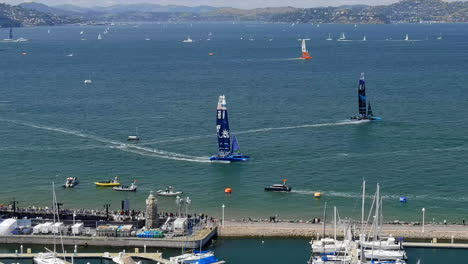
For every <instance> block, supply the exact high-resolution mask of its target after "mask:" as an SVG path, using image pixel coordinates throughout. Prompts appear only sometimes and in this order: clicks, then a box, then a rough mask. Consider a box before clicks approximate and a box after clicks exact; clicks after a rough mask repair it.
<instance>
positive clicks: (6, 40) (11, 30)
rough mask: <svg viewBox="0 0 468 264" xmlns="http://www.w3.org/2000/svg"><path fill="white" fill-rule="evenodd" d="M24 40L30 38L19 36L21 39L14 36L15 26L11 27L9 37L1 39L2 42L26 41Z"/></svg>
mask: <svg viewBox="0 0 468 264" xmlns="http://www.w3.org/2000/svg"><path fill="white" fill-rule="evenodd" d="M24 41H28V40H27V39H25V38H19V39H14V38H13V28H10V31H9V33H8V38H7V39H3V40H0V42H24Z"/></svg>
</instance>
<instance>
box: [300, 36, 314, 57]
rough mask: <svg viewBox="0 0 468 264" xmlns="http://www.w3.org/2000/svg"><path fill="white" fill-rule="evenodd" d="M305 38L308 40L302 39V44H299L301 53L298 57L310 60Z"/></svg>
mask: <svg viewBox="0 0 468 264" xmlns="http://www.w3.org/2000/svg"><path fill="white" fill-rule="evenodd" d="M306 40H310V39H302V45H301V48H302V55H301V57H300V59H303V60H310V59H312V57H311V56H310V54H309V51H308V50H307V47H306Z"/></svg>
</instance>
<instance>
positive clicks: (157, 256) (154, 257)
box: [0, 252, 171, 264]
mask: <svg viewBox="0 0 468 264" xmlns="http://www.w3.org/2000/svg"><path fill="white" fill-rule="evenodd" d="M38 255H39V253H31V254H29V253H25V254H15V253H2V254H0V259H14V258H17V259H29V258H34V257H36V256H38ZM118 255H119V253H109V252H104V253H65V254H64V253H57V257H60V258H63V257H65V258H67V259H71V258H72V257H73V258H105V259H112V258H114V257H118ZM125 255H126V256H129V257H132V258H134V257H136V258H140V259H146V260H151V261H154V262H159V263H162V264H170V263H171V262H170V261H168V260H166V259H163V257H162V253H125Z"/></svg>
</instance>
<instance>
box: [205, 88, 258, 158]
mask: <svg viewBox="0 0 468 264" xmlns="http://www.w3.org/2000/svg"><path fill="white" fill-rule="evenodd" d="M216 134H217V135H218V150H219V151H218V155H214V156H212V157H211V158H210V160H211V161H212V162H224V163H230V162H236V161H248V160H249V159H250V157H249V156H247V155H244V154H242V153H241V151H240V146H239V142H238V141H237V138H236V137H235V136H234V135H232V144H231V134H230V132H229V120H228V112H227V106H226V96H224V95H221V96H219V99H218V106H217V109H216Z"/></svg>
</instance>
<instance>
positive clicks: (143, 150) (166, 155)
mask: <svg viewBox="0 0 468 264" xmlns="http://www.w3.org/2000/svg"><path fill="white" fill-rule="evenodd" d="M0 121H2V122H9V123H13V124H17V125H23V126H28V127H32V128H37V129H42V130H49V131H54V132H59V133H63V134H68V135H74V136H77V137H81V138H88V139H92V140H95V141H98V142H101V143H105V144H109V145H111V148H112V149H118V150H121V151H125V152H130V153H134V154H139V155H143V156H152V157H158V158H163V159H171V160H181V161H190V162H200V163H209V162H210V160H209V157H195V156H189V155H185V154H180V153H174V152H169V151H163V150H158V149H154V148H147V147H140V146H136V145H133V144H126V143H122V142H119V141H115V140H111V139H106V138H102V137H99V136H95V135H89V134H85V133H83V132H80V131H76V130H70V129H65V128H58V127H50V126H44V125H37V124H32V123H27V122H21V121H17V120H10V119H0Z"/></svg>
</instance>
